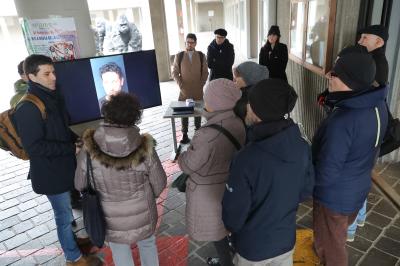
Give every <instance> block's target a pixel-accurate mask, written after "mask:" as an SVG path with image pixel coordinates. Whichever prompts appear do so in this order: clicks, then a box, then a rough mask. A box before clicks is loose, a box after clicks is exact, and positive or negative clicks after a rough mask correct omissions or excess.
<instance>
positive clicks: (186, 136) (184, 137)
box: [180, 134, 190, 144]
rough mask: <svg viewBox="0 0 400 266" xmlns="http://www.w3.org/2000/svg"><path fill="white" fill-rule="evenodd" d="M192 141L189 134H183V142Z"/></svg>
mask: <svg viewBox="0 0 400 266" xmlns="http://www.w3.org/2000/svg"><path fill="white" fill-rule="evenodd" d="M189 142H190V139H189V137H188V135H187V134H183V136H182V139H181V141H180V143H181V144H188V143H189Z"/></svg>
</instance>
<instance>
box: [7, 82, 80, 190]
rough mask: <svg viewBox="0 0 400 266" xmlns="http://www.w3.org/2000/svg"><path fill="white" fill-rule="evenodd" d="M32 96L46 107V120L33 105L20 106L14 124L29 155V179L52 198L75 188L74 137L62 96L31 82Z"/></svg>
mask: <svg viewBox="0 0 400 266" xmlns="http://www.w3.org/2000/svg"><path fill="white" fill-rule="evenodd" d="M28 91H29V93H32V94H34V95H35V96H37V97H39V98H40V100H41V101H42V102H43V103H44V105H45V107H46V116H47V117H46V119H43V118H42V115H41V113H40V111H39V109H38V108H37V107H36V106H35V105H34V104H33V103H31V102H23V103H21V104H19V105H17V108H16V112H15V113H14V115H13V118H12V119H13V122H14V125H15V127H16V130H17V132H18V135H19V136H20V138H21V141H22V146H23V147H24V149H25V151H26V152H27V153H28V155H29V166H30V167H29V176H28V178H30V179H31V181H32V188H33V191H35V192H36V193H38V194H44V195H53V194H60V193H63V192H67V191H69V190H71V189H72V188H73V187H74V173H75V167H76V160H75V144H74V141H75V137H76V136H75V135H74V134H73V132H72V131H71V130H70V129H69V128H68V115H67V111H66V108H65V103H64V100H63V98H62V96H61V95H60V94H59V93H58V91H57V90H54V91H52V90H49V89H47V88H45V87H43V86H41V85H40V84H37V83H34V82H32V81H30V82H29V89H28Z"/></svg>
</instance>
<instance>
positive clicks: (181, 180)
mask: <svg viewBox="0 0 400 266" xmlns="http://www.w3.org/2000/svg"><path fill="white" fill-rule="evenodd" d="M205 127H210V128H213V129H215V130H218V131H219V132H221V133H222V134H223V135H225V136H226V137H227V138H228V139H229V140H230V141H231V142H232V144H233V145H234V146H235V148H236V149H237V150H240V149H241V148H242V145H240V143H239V142H238V141H237V139H236V138H235V137H234V136H233V135H232V134H231V133H230V132H229V131H228V130H226V129H225V128H224V127H222V126H220V125H217V124H211V125H208V126H205ZM203 128H204V127H203ZM188 178H189V175H188V174H185V173H182V174H180V175H179V176H178V177H177V178H176V179H175V180H174V182H172V184H171V186H172V187H174V188H176V189H178V190H179V191H180V192H186V181H187V180H188Z"/></svg>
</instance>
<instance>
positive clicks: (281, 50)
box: [258, 25, 288, 82]
mask: <svg viewBox="0 0 400 266" xmlns="http://www.w3.org/2000/svg"><path fill="white" fill-rule="evenodd" d="M280 38H281V32H280V30H279V27H278V26H277V25H272V26H271V28H270V29H269V31H268V37H267V42H266V43H265V45H264V46H263V47H262V48H261V50H260V55H259V58H258V61H259V64H260V65H263V66H266V67H267V68H268V71H269V78H277V79H283V80H284V81H286V82H287V77H286V72H285V70H286V65H287V62H288V50H287V46H286V44H283V43H280V42H279V39H280Z"/></svg>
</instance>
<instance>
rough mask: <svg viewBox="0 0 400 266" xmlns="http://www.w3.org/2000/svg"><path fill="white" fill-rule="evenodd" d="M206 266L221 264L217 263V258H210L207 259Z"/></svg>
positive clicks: (219, 265)
mask: <svg viewBox="0 0 400 266" xmlns="http://www.w3.org/2000/svg"><path fill="white" fill-rule="evenodd" d="M207 265H212V266H221V264H220V263H219V258H212V257H209V258H207Z"/></svg>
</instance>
